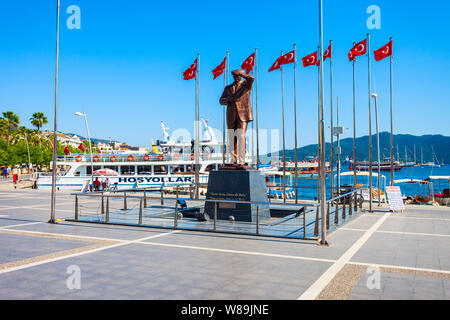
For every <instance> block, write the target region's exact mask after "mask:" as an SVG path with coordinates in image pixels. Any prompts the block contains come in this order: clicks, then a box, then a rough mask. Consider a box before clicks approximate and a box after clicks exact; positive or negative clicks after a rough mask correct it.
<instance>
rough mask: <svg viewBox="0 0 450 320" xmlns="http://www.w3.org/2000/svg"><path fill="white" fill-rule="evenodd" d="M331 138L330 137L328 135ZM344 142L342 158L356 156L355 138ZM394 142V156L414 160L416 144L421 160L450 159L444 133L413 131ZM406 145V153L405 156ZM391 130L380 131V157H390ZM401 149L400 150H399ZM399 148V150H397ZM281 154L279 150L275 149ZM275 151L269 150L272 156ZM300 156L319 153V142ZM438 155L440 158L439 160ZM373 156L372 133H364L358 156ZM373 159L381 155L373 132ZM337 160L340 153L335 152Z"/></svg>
mask: <svg viewBox="0 0 450 320" xmlns="http://www.w3.org/2000/svg"><path fill="white" fill-rule="evenodd" d="M327 138H328V139H329V137H327ZM330 145H331V144H330V143H329V142H328V143H326V146H325V158H326V161H329V159H330ZM340 145H341V161H343V160H344V159H345V158H346V157H349V158H352V157H353V138H345V139H341V140H340ZM393 145H394V158H395V159H400V160H401V161H405V160H408V161H414V147H415V150H416V152H415V154H416V160H417V162H421V161H422V154H423V161H424V162H427V161H435V162H436V163H437V162H439V163H442V162H444V163H450V137H446V136H443V135H423V136H414V135H410V134H396V135H394V136H393ZM336 146H337V142H336V137H335V138H334V143H333V148H336ZM405 147H406V155H407V157H405ZM389 148H390V133H389V132H381V133H380V158H381V159H382V160H383V158H389V157H390V150H389ZM397 150H398V151H397ZM294 151H295V149H292V150H286V160H290V161H293V160H294ZM397 152H398V153H397ZM274 154H275V155H277V153H274ZM271 155H273V154H268V156H271ZM278 155H279V156H283V151H282V150H280V151H279V152H278ZM297 155H298V160H299V161H302V160H304V159H305V157H307V156H317V144H312V145H308V146H305V147H301V148H298V149H297ZM436 158H437V160H436ZM368 159H369V136H368V135H367V136H363V137H359V138H356V160H357V161H362V160H368ZM372 159H373V161H376V159H377V136H376V134H374V135H373V136H372ZM335 160H336V156H335Z"/></svg>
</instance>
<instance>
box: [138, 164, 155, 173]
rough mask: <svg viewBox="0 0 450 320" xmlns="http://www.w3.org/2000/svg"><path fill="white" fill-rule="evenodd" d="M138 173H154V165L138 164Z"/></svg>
mask: <svg viewBox="0 0 450 320" xmlns="http://www.w3.org/2000/svg"><path fill="white" fill-rule="evenodd" d="M138 174H139V175H151V174H152V166H138Z"/></svg>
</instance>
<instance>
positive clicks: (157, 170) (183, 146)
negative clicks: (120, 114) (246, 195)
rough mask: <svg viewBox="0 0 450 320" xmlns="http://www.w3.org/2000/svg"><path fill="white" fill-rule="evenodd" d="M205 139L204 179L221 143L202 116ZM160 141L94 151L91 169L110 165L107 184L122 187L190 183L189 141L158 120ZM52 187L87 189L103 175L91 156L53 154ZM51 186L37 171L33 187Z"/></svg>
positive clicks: (250, 160)
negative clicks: (142, 147) (134, 149)
mask: <svg viewBox="0 0 450 320" xmlns="http://www.w3.org/2000/svg"><path fill="white" fill-rule="evenodd" d="M202 122H203V125H204V130H205V140H203V141H201V143H200V146H201V151H200V159H199V172H200V176H199V182H200V184H201V185H206V184H207V183H208V173H209V172H210V171H211V170H215V169H218V167H219V165H221V164H222V163H223V158H222V154H223V153H222V149H223V144H222V143H219V141H218V140H217V138H216V137H215V134H214V131H213V130H212V128H211V127H210V126H209V125H208V121H205V120H203V121H202ZM161 127H162V131H163V136H164V139H165V140H164V141H158V142H157V143H156V145H154V147H153V150H152V152H149V153H146V154H141V153H120V154H95V155H93V156H92V163H93V169H94V172H95V171H98V170H101V169H110V170H113V171H115V172H116V173H117V175H115V176H108V180H109V183H110V186H112V187H113V188H117V189H118V190H121V189H122V190H123V189H135V188H144V187H162V186H175V185H178V186H181V185H183V186H185V187H188V186H191V185H192V184H193V183H194V178H195V162H196V161H195V160H196V159H195V154H194V143H193V142H192V141H182V140H174V139H173V138H172V137H171V136H170V135H169V133H168V128H166V127H165V125H164V123H161ZM246 159H247V163H249V164H252V163H253V157H251V156H250V155H248V154H247V156H246ZM57 168H58V170H57V172H58V173H57V178H56V187H57V189H58V190H77V191H81V190H83V191H84V190H87V187H88V186H89V184H90V183H91V182H92V177H94V179H96V178H98V179H99V181H100V182H102V181H103V180H105V179H106V176H101V175H94V176H93V175H92V166H91V156H90V155H85V154H78V155H71V156H59V157H58V158H57ZM51 186H52V174H51V173H49V174H48V173H39V175H38V178H37V182H36V187H37V188H38V189H48V188H51Z"/></svg>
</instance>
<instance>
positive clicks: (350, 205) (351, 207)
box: [348, 196, 353, 216]
mask: <svg viewBox="0 0 450 320" xmlns="http://www.w3.org/2000/svg"><path fill="white" fill-rule="evenodd" d="M352 210H353V197H352V196H350V202H349V204H348V215H349V216H351V215H352V214H353V212H352Z"/></svg>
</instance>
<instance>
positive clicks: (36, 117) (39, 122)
mask: <svg viewBox="0 0 450 320" xmlns="http://www.w3.org/2000/svg"><path fill="white" fill-rule="evenodd" d="M30 121H31V124H32V125H33V126H35V127H36V128H37V129H38V131H40V130H41V128H42V126H43V125H44V124H47V123H48V119H47V117H46V116H44V113H42V112H36V113H33V116H32V117H31V118H30Z"/></svg>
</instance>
